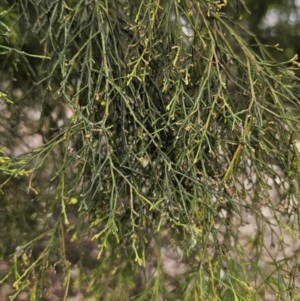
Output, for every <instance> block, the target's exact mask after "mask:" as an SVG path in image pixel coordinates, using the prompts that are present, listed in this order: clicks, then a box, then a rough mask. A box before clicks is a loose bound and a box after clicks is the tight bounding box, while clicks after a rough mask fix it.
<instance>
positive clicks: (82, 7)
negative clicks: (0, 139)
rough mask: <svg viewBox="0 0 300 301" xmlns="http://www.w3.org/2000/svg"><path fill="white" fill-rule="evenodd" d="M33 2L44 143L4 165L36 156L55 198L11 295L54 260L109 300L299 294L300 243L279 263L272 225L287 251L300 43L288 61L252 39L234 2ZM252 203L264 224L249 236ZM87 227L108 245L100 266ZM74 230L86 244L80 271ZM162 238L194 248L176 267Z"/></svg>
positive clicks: (20, 260)
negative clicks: (244, 230) (231, 6)
mask: <svg viewBox="0 0 300 301" xmlns="http://www.w3.org/2000/svg"><path fill="white" fill-rule="evenodd" d="M18 2H20V4H19V5H18V4H16V5H15V7H16V11H17V12H18V14H19V15H20V22H22V21H23V19H22V18H25V19H26V20H28V24H29V25H30V30H31V31H32V32H33V33H34V34H35V35H36V39H37V40H39V41H40V43H41V45H42V46H43V47H40V48H39V50H40V51H41V52H40V53H34V54H32V56H34V57H33V58H32V59H37V58H38V59H39V63H36V62H34V61H31V60H28V61H27V62H28V64H25V65H24V66H22V68H23V69H22V70H25V71H26V72H28V73H29V74H31V75H32V74H36V79H34V78H31V79H30V80H28V82H29V84H28V86H27V85H23V86H21V87H22V88H23V89H24V90H26V91H25V92H24V94H25V95H26V97H24V102H26V101H28V102H32V103H34V104H38V105H39V106H40V107H41V110H42V115H41V118H40V127H39V130H40V132H41V133H42V134H43V138H44V144H42V145H40V146H39V147H37V148H36V149H33V150H31V151H29V152H28V153H25V154H23V155H22V156H20V157H18V158H11V159H9V158H5V157H4V158H2V160H3V163H5V165H4V167H3V170H5V171H6V172H7V171H11V172H12V171H13V174H16V173H18V174H19V175H21V174H22V173H24V174H25V173H26V172H25V170H27V169H28V168H29V169H30V170H31V171H32V173H33V177H31V178H30V182H29V184H28V191H33V192H34V193H35V194H36V195H35V196H34V200H36V201H39V202H40V203H42V204H43V205H42V208H43V210H44V211H42V210H41V211H38V210H37V211H36V214H37V222H36V224H35V231H34V232H33V233H32V235H29V236H27V237H26V242H22V245H19V248H18V249H17V250H16V252H15V254H14V255H13V266H12V269H11V272H10V273H8V274H7V275H6V276H5V277H4V280H5V281H8V280H10V281H13V283H14V288H15V292H14V295H12V297H13V298H12V299H14V297H15V296H17V294H18V293H19V292H20V291H27V292H29V293H30V295H31V299H34V300H37V299H38V298H40V296H41V294H42V292H43V290H44V288H45V287H47V277H48V276H49V274H51V273H52V272H53V271H54V270H55V271H57V270H58V271H60V272H61V274H60V276H61V282H62V283H63V284H64V285H63V287H64V288H65V291H64V293H63V295H64V296H67V294H68V290H69V289H70V290H71V287H76V285H77V286H78V287H81V288H82V289H84V291H85V294H86V296H87V297H94V298H97V300H130V298H134V300H159V296H161V297H162V298H163V299H164V300H206V299H209V300H222V301H224V300H264V298H263V297H262V296H263V295H264V294H265V293H272V294H277V295H278V296H279V297H280V298H282V299H285V300H287V299H286V298H287V295H288V294H291V295H293V294H294V293H296V288H295V281H296V273H295V269H294V268H296V258H297V256H298V253H299V251H298V250H296V251H295V253H294V254H293V256H291V257H289V256H286V257H285V259H284V261H282V262H279V261H278V258H277V254H276V253H275V254H274V253H272V252H271V251H270V247H269V245H267V243H266V232H267V231H268V232H269V233H270V236H271V237H272V239H271V241H272V244H275V243H274V241H276V245H277V247H278V250H279V251H283V249H284V239H283V238H282V237H283V232H288V233H289V235H290V236H291V237H294V236H295V235H297V231H298V230H299V228H298V222H297V220H298V212H299V210H298V209H299V205H298V203H299V202H298V201H299V191H298V185H299V177H298V175H299V172H300V169H299V168H300V156H299V150H298V148H297V141H298V139H299V114H298V112H299V104H300V102H299V79H298V78H297V77H296V76H295V72H296V71H297V70H298V69H297V68H298V67H299V63H298V62H297V58H296V56H295V57H294V58H292V59H291V60H289V61H287V62H284V63H277V62H276V63H274V62H273V60H272V58H271V57H270V56H269V54H268V51H267V49H266V47H264V46H262V45H261V44H260V43H259V42H258V41H257V42H256V44H255V45H254V46H249V45H248V42H247V39H248V38H249V40H250V39H255V37H254V36H251V34H250V33H249V32H248V31H247V30H246V29H244V28H243V27H242V26H240V23H235V22H234V21H233V19H232V18H231V15H230V10H228V12H226V13H225V12H224V10H225V6H226V1H223V2H210V1H182V2H180V1H175V0H174V1H161V2H159V1H150V0H149V1H146V0H143V1H125V0H124V1H100V0H99V1H94V2H90V3H89V4H87V2H86V1H85V0H78V1H76V2H75V1H74V2H73V1H68V2H62V1H39V4H37V3H36V1H30V0H27V1H23V0H21V1H18ZM238 2H239V1H238ZM239 5H242V4H241V3H239ZM21 16H22V17H21ZM183 23H185V26H186V29H187V31H186V30H183V26H182V24H183ZM26 30H28V29H26ZM15 51H16V53H18V54H20V55H21V54H24V53H23V52H22V51H23V49H22V48H16V49H15ZM25 54H29V55H31V53H29V52H28V51H27V52H25ZM25 54H24V55H25ZM29 58H30V57H29ZM45 58H51V59H48V60H45ZM13 72H14V73H13V74H12V75H11V76H12V78H13V77H17V75H18V74H17V73H18V71H16V70H14V71H13ZM12 78H11V79H12ZM18 84H19V83H18V82H17V83H16V85H18ZM28 87H29V88H28ZM57 108H60V111H59V113H57V111H58V109H57ZM68 110H72V117H70V118H66V117H65V119H64V122H63V124H60V125H59V124H58V123H55V122H52V124H51V118H53V115H55V114H56V115H63V114H64V113H63V112H66V111H68ZM49 124H50V125H49ZM14 160H18V161H14ZM14 162H18V163H14ZM14 164H20V166H21V167H20V169H11V168H12V166H14ZM45 173H47V177H46V176H44V174H45ZM39 175H41V176H39ZM34 177H35V179H33V178H34ZM39 177H41V178H43V177H46V178H47V179H48V180H47V181H43V182H46V183H48V185H45V183H39ZM270 181H271V182H272V183H273V186H274V189H275V191H276V194H277V198H278V200H277V201H275V200H274V198H273V197H272V196H271V195H270ZM43 187H44V188H43ZM38 208H39V209H40V207H38ZM265 208H267V209H268V210H269V211H268V212H270V216H271V217H272V222H271V221H270V216H269V217H268V216H266V215H264V214H263V210H264V209H265ZM47 213H53V217H50V218H49V217H47V218H46V217H45V218H44V220H43V219H42V217H43V216H46V215H47ZM247 215H248V216H252V217H253V223H254V226H255V227H254V229H253V234H252V237H251V238H248V239H247V240H246V242H245V241H244V240H243V242H242V241H240V238H241V233H240V230H239V229H240V228H241V227H245V226H246V223H247V218H246V216H247ZM72 216H76V218H75V220H74V218H73V219H72ZM285 235H287V234H285ZM87 241H88V242H91V241H92V242H93V243H94V248H95V249H96V250H97V254H98V255H97V256H98V257H97V260H98V261H97V265H95V264H92V267H91V268H89V270H88V272H87V271H86V269H85V264H84V258H85V256H88V255H86V253H85V252H86V251H84V249H83V248H82V247H80V246H82V245H84V243H86V242H87ZM67 242H70V243H74V244H75V243H76V244H78V245H77V246H78V248H79V249H80V252H81V255H80V256H79V257H80V259H78V260H77V261H76V263H77V264H78V266H79V267H78V269H79V272H78V275H77V276H76V277H75V280H74V281H73V280H72V279H73V278H72V276H71V273H70V263H69V261H71V260H70V259H68V256H67V248H66V243H67ZM272 244H271V245H272ZM37 246H42V250H41V251H40V252H35V248H37ZM81 248H82V249H81ZM162 249H172V250H175V251H177V252H178V253H179V255H178V260H181V262H182V263H181V264H182V265H184V267H185V268H184V272H182V273H181V274H178V275H176V273H175V274H172V273H170V272H168V271H167V268H166V267H165V261H164V259H163V258H162V257H163V255H162V254H161V253H162ZM175 251H174V252H175ZM34 253H35V254H36V256H34ZM265 254H268V260H266V259H265V257H264V256H266V255H265ZM153 258H155V259H153ZM95 260H96V259H95ZM250 261H251V262H252V265H249V262H250ZM92 262H94V261H92ZM153 262H154V263H153ZM261 262H263V263H261ZM151 264H152V265H153V267H152V268H151V267H150V266H151ZM291 267H294V268H291ZM47 275H48V276H47ZM57 277H58V276H57ZM12 279H13V280H12ZM136 279H141V280H140V282H139V283H136V282H137V280H136ZM72 281H73V282H72ZM71 284H72V285H71ZM124 291H125V293H124ZM120 296H121V297H120ZM122 298H123V299H122Z"/></svg>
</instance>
